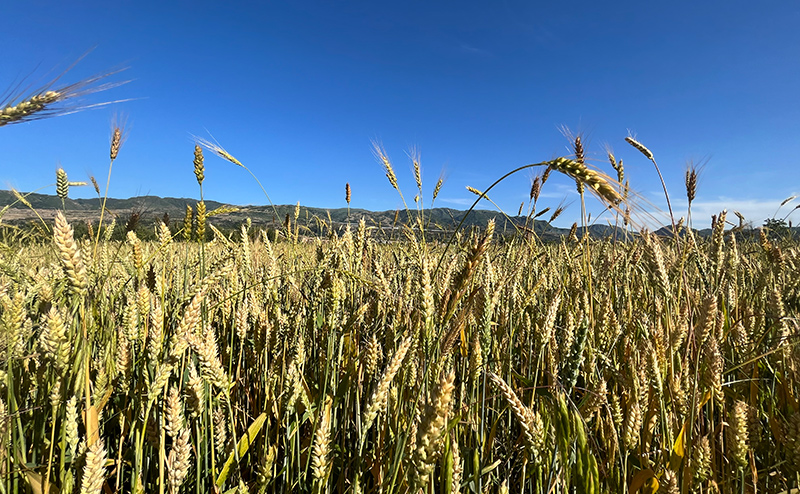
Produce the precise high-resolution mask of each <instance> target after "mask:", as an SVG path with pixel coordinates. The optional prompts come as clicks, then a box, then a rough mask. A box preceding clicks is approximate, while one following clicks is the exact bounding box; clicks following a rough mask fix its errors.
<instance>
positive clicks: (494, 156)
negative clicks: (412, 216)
mask: <svg viewBox="0 0 800 494" xmlns="http://www.w3.org/2000/svg"><path fill="white" fill-rule="evenodd" d="M2 12H3V18H4V19H5V22H4V23H3V29H2V30H0V94H2V92H3V91H4V90H5V89H7V88H9V87H11V86H13V85H14V84H16V83H19V82H20V81H21V80H24V81H26V82H29V83H33V84H34V85H36V83H41V82H44V81H46V80H47V79H48V77H49V76H51V75H53V74H55V73H58V72H59V71H60V70H63V69H64V68H66V67H67V66H68V65H70V63H71V62H72V61H74V60H75V59H77V58H78V57H80V56H81V55H82V54H83V53H84V52H86V51H87V50H89V49H91V48H92V47H94V50H93V51H92V52H91V53H89V54H88V56H86V58H85V59H83V60H82V61H81V62H80V63H79V64H78V65H77V66H76V67H75V68H74V69H73V70H71V71H70V72H69V73H68V74H67V75H66V76H65V78H64V81H65V82H74V81H77V80H79V79H80V78H82V77H86V76H89V75H92V74H95V73H98V72H102V71H105V70H108V69H112V68H115V67H118V66H127V67H129V69H128V70H127V71H125V72H124V73H123V74H120V75H117V76H114V77H113V78H112V79H113V80H116V81H120V80H125V79H131V82H130V83H128V84H126V85H124V86H122V87H118V88H115V89H113V90H111V91H108V92H104V93H99V94H95V95H92V96H90V97H88V98H87V99H86V100H85V102H86V103H97V102H101V101H104V100H109V99H127V98H131V99H133V100H132V101H128V102H125V103H119V104H115V105H112V106H109V107H105V108H101V109H96V110H92V111H87V112H83V113H79V114H73V115H67V116H61V117H58V118H53V119H49V120H43V121H37V122H31V123H26V124H19V125H10V126H6V127H3V128H2V129H0V149H2V152H0V187H3V188H7V187H12V186H13V187H16V188H17V189H19V190H23V191H29V190H33V189H37V188H39V187H42V186H45V185H47V184H50V183H53V182H54V181H55V178H54V177H55V173H54V172H55V169H56V168H57V167H58V166H59V165H60V166H63V167H64V169H65V170H66V171H67V172H68V174H69V176H70V179H71V180H86V179H87V175H88V174H89V173H92V174H94V175H95V176H96V177H97V178H98V180H99V181H100V182H101V183H104V182H105V176H106V172H107V169H108V142H109V136H110V126H111V121H112V119H113V116H114V115H115V114H121V115H122V116H123V118H124V119H126V121H127V141H126V142H125V144H124V145H123V147H122V150H121V152H120V154H119V158H118V160H117V162H116V163H115V164H114V169H113V172H112V178H111V190H110V195H111V196H113V197H130V196H132V195H140V194H154V195H161V196H175V197H198V189H197V184H196V182H195V180H194V175H193V173H192V158H193V143H192V137H191V136H192V135H198V136H202V137H206V138H210V136H213V138H214V139H216V140H217V141H218V142H219V143H220V144H221V145H222V146H224V147H225V148H226V149H227V150H228V151H229V152H230V153H231V154H233V155H234V156H236V157H237V158H238V159H239V160H241V161H242V162H244V163H245V164H246V165H248V166H249V167H250V168H251V170H252V171H253V172H254V173H255V174H256V175H257V176H258V177H259V178H260V180H261V182H262V183H263V184H264V186H265V188H266V189H267V192H268V193H269V194H270V196H271V198H272V200H273V201H274V202H275V203H277V204H292V203H295V202H297V201H300V202H301V203H302V204H303V205H307V206H317V207H325V208H336V207H344V206H346V203H345V201H344V185H345V183H346V182H350V184H351V186H352V190H353V195H352V206H353V207H359V208H365V209H373V210H390V209H395V208H398V207H402V203H401V202H400V198H399V196H398V194H397V193H396V192H395V191H394V190H392V189H391V187H390V185H389V184H388V182H387V180H386V178H385V176H384V174H383V171H382V169H381V166H380V164H379V163H378V162H377V161H376V159H375V157H374V156H373V152H372V147H371V144H370V141H371V140H377V141H379V142H381V143H382V144H383V145H384V147H385V148H386V150H387V152H388V154H389V157H390V158H391V160H392V162H393V164H394V167H395V169H396V171H397V174H398V177H399V181H400V186H401V188H402V189H403V190H404V192H405V195H406V198H407V199H408V200H409V202H411V201H412V199H413V196H414V195H415V185H414V180H413V175H412V172H411V167H410V160H409V159H408V156H407V152H408V150H409V149H410V148H411V147H416V148H417V149H418V150H419V151H420V153H421V156H422V169H423V180H424V182H425V184H426V191H425V193H426V197H425V198H424V200H425V204H426V206H427V204H428V201H429V199H430V192H431V190H432V188H433V185H434V184H435V182H436V180H437V178H438V177H439V175H440V172H441V171H442V169H444V170H445V172H444V173H445V175H446V177H447V181H446V183H445V186H444V188H443V189H442V192H441V194H440V196H439V198H438V199H437V202H436V205H439V206H449V207H455V208H462V209H463V208H465V205H466V204H468V203H471V201H472V200H473V199H474V196H473V195H472V194H470V193H469V192H467V191H466V189H465V186H467V185H470V186H473V187H476V188H478V189H484V188H486V187H487V186H488V185H489V184H490V183H492V182H493V181H494V180H495V179H496V178H499V177H500V176H501V175H503V174H504V173H505V172H507V171H510V170H512V169H514V168H516V167H518V166H520V165H523V164H527V163H533V162H538V161H542V160H547V159H551V158H553V157H555V156H558V155H565V154H568V150H567V145H568V141H567V140H566V139H565V138H564V136H562V135H561V133H560V131H559V127H560V126H562V125H565V126H568V127H569V128H570V129H572V130H573V131H574V132H582V133H583V134H584V136H585V137H584V139H585V142H586V145H587V149H588V152H589V157H590V158H591V159H592V160H593V163H594V164H596V165H597V166H598V167H600V168H602V169H604V170H605V171H606V172H608V173H609V174H613V170H611V169H610V166H609V165H608V164H607V162H606V161H605V153H604V146H605V145H606V144H608V145H610V146H611V147H612V148H613V149H614V151H615V153H616V155H617V157H618V158H622V159H623V160H624V163H625V169H626V174H627V176H628V177H630V180H631V187H632V188H633V189H634V190H635V191H637V192H638V193H639V194H640V195H641V198H642V199H643V202H650V203H652V204H653V205H654V206H656V207H659V208H661V209H666V207H665V203H664V199H663V193H662V192H661V191H660V189H661V186H660V183H659V182H658V177H657V175H656V174H655V171H654V169H653V166H652V164H650V163H649V162H647V161H646V160H645V159H644V157H643V156H642V155H640V154H639V153H638V152H637V151H636V150H634V149H633V148H631V147H630V146H628V145H627V144H626V143H625V141H624V140H623V139H624V138H625V137H626V136H627V135H628V132H629V131H630V132H631V133H633V134H634V135H636V137H637V138H638V139H639V140H640V141H641V142H642V143H644V144H645V145H647V146H648V147H649V148H650V149H651V150H652V151H653V152H654V153H655V156H656V159H657V160H658V162H659V165H660V166H661V168H662V172H663V173H664V176H665V180H666V182H667V186H668V188H669V190H670V192H671V194H672V197H673V205H674V207H675V209H676V214H677V216H681V215H684V214H685V206H686V200H685V189H684V186H683V180H684V172H685V169H686V166H687V162H688V161H690V160H691V161H694V162H696V163H700V162H705V163H706V164H705V167H704V169H703V173H702V175H701V180H700V186H699V191H698V196H697V200H696V203H695V205H694V215H695V224H696V225H698V226H700V225H702V224H708V218H709V217H710V215H711V214H714V213H716V212H718V211H719V210H721V209H723V208H728V209H729V210H730V211H731V212H732V210H734V209H737V210H739V211H741V212H742V213H743V214H744V215H745V216H746V217H748V219H750V220H752V221H753V222H754V223H755V224H756V225H760V224H761V223H762V222H763V221H764V219H765V218H767V217H771V216H772V215H773V214H774V212H775V209H776V208H777V206H778V204H779V203H780V202H781V201H782V200H783V199H785V198H787V197H788V196H791V195H793V194H796V193H800V172H798V171H797V170H798V165H800V162H798V159H799V158H800V139H798V135H800V132H799V131H800V98H798V96H797V92H798V89H800V29H798V27H797V26H798V25H800V3H798V2H794V1H774V2H771V1H767V2H752V1H725V2H721V1H699V2H698V1H692V2H686V1H673V2H640V1H636V2H633V1H618V2H590V1H573V2H552V1H548V2H511V1H497V2H467V1H459V2H429V1H405V2H392V3H385V4H384V3H383V2H365V1H363V2H361V1H350V2H309V1H298V2H243V1H231V2H204V1H193V2H188V1H161V2H152V1H145V0H143V1H138V2H133V1H124V0H121V1H116V2H114V1H108V0H105V1H103V2H97V1H81V2H55V1H53V2H42V1H36V0H30V1H24V2H3V6H2ZM53 70H54V72H53ZM530 179H531V174H530V173H526V172H522V173H520V174H518V175H517V176H515V177H512V178H511V179H509V180H507V181H506V183H504V184H503V186H501V187H499V188H498V189H496V192H494V193H492V194H490V197H491V198H492V199H493V200H494V201H495V202H496V203H497V204H499V205H500V206H501V207H503V208H504V209H506V210H507V212H509V213H513V214H516V212H517V209H518V207H519V204H520V202H521V201H523V200H526V199H527V197H528V193H529V190H530ZM204 188H205V195H206V198H208V199H214V200H218V201H221V202H228V203H233V204H261V203H264V201H265V199H264V196H263V194H262V193H261V190H260V189H259V187H258V185H257V184H256V183H255V182H254V181H253V180H252V178H250V176H249V175H248V174H247V173H246V172H245V171H244V170H242V169H241V168H238V167H235V166H233V165H231V164H229V163H227V162H224V161H222V160H221V159H218V158H215V157H212V156H210V155H208V154H207V156H206V182H205V184H204ZM574 189H575V186H574V182H571V181H570V180H568V179H566V178H565V177H555V176H554V177H553V179H551V181H550V182H548V184H547V185H546V187H545V189H544V192H543V199H542V201H543V206H544V205H549V206H556V205H558V203H559V202H560V201H562V200H564V199H566V202H567V203H571V204H572V205H571V206H570V207H569V208H568V210H567V212H566V213H565V214H564V216H563V217H562V219H560V220H559V221H558V222H557V223H558V224H561V225H567V226H568V225H569V224H571V223H572V221H575V220H577V219H578V217H579V211H580V208H579V202H578V200H577V196H576V194H575V191H574ZM45 191H46V192H49V193H53V192H54V188H49V189H45ZM71 192H72V194H73V195H74V196H76V197H92V196H93V195H94V191H93V190H92V189H91V187H88V188H84V189H83V190H78V189H74V188H73V189H72V191H71ZM590 203H592V204H596V201H594V200H591V201H590ZM795 204H796V202H792V203H790V205H789V206H788V207H787V208H785V209H784V211H785V212H788V208H790V207H793V206H794V205H795ZM543 206H542V207H543ZM485 207H486V208H487V209H491V208H492V206H491V205H490V204H488V203H487V204H486V205H485ZM593 209H596V208H593ZM730 216H731V217H732V214H731V215H730ZM780 216H782V214H781V215H780ZM734 219H735V218H734ZM790 219H793V220H794V223H795V224H797V223H800V213H797V214H795V215H793V216H791V217H790Z"/></svg>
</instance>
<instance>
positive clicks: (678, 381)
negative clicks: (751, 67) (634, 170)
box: [0, 86, 800, 494]
mask: <svg viewBox="0 0 800 494" xmlns="http://www.w3.org/2000/svg"><path fill="white" fill-rule="evenodd" d="M76 87H80V86H76ZM70 91H72V92H70ZM74 91H75V88H74V87H73V86H67V87H66V88H62V89H61V90H51V91H47V92H42V93H39V94H35V95H33V96H30V97H29V98H28V99H24V98H23V100H22V101H21V102H18V103H16V104H14V101H15V100H13V99H12V100H11V103H9V104H8V105H6V106H5V107H4V108H3V109H2V110H1V111H0V117H1V118H0V127H2V126H3V125H7V124H10V123H17V122H22V121H26V120H30V119H33V118H38V114H37V112H39V113H41V112H44V111H45V110H49V108H50V105H53V104H57V103H59V102H60V101H61V100H63V99H66V98H69V97H71V96H72V95H74V94H73V93H74ZM112 135H113V137H112V142H111V149H110V158H111V165H113V162H114V160H115V158H116V156H117V153H118V152H119V150H120V145H121V142H122V140H123V139H122V138H121V135H122V132H121V130H120V129H119V128H115V129H114V132H113V134H112ZM627 141H628V142H629V143H630V144H631V145H632V146H633V147H634V148H636V149H637V150H638V151H640V152H641V153H642V154H643V155H644V156H645V157H646V158H647V159H648V160H650V161H652V163H653V164H654V165H656V162H655V159H654V157H653V155H652V153H651V152H650V151H649V150H648V149H647V148H646V147H644V146H643V145H642V144H641V143H639V142H638V141H636V140H635V139H633V138H630V137H629V138H628V139H627ZM200 144H202V145H204V146H205V147H206V148H207V149H208V150H210V151H213V152H214V153H215V154H217V155H219V156H221V157H222V158H224V159H226V160H228V161H230V162H231V163H233V164H234V165H237V166H241V167H244V165H243V164H242V163H241V162H239V161H238V160H236V158H234V157H233V156H231V155H230V154H228V153H227V152H226V151H225V150H223V149H222V148H220V147H219V146H216V145H213V144H211V143H208V142H201V143H200ZM573 145H574V151H575V153H574V155H573V156H572V157H570V158H566V157H564V158H556V159H554V160H552V161H548V162H544V163H538V164H535V165H527V166H523V167H521V168H520V169H518V170H522V169H524V168H530V167H534V166H542V167H543V169H544V171H543V172H542V174H540V175H538V176H537V177H536V178H535V179H534V180H533V184H532V188H531V195H530V197H531V201H532V205H531V207H530V208H529V211H530V213H529V218H531V219H534V218H536V217H538V216H541V215H542V214H544V213H545V212H546V210H542V211H539V212H538V213H536V212H535V205H536V199H537V198H538V195H539V193H540V192H541V188H542V186H543V185H544V183H545V182H546V181H547V177H548V176H549V175H550V173H551V172H554V173H560V174H564V175H567V176H568V177H570V178H571V179H574V180H575V182H576V187H577V190H578V192H579V193H580V194H581V204H582V206H583V204H584V202H583V199H584V193H585V192H587V191H588V192H589V193H591V194H593V195H594V196H595V197H597V198H598V199H599V200H600V201H602V203H603V204H604V205H605V206H606V207H608V208H609V209H610V210H612V211H613V212H615V214H616V218H617V224H618V225H620V227H624V229H622V228H621V229H619V230H615V231H617V232H618V233H619V234H618V235H614V236H609V237H608V238H604V239H598V238H592V237H590V236H588V235H583V234H582V233H581V232H582V231H585V230H578V229H577V228H576V227H577V225H576V227H574V228H573V230H572V232H571V233H570V235H568V236H564V237H563V238H561V239H560V240H558V241H555V242H553V241H551V242H544V241H542V239H541V238H540V237H537V236H536V235H535V234H534V231H533V230H530V229H527V228H520V229H519V230H517V231H516V232H515V233H514V234H513V235H505V236H503V235H500V233H499V232H496V231H495V224H494V223H493V222H489V223H488V224H486V225H485V226H484V227H482V228H472V229H457V231H456V232H455V233H454V234H453V235H452V236H450V241H448V242H443V241H439V240H437V241H432V240H431V238H430V237H428V238H426V236H425V232H426V228H429V227H430V224H429V223H426V222H425V219H424V211H423V209H422V208H421V207H420V208H419V209H417V210H416V211H413V210H411V211H409V210H408V208H407V211H406V212H407V215H406V218H411V219H412V220H410V221H408V224H406V225H404V226H403V228H404V231H405V236H404V237H405V238H403V239H400V238H401V237H394V236H393V237H392V239H391V241H389V240H387V238H386V237H381V238H373V236H372V233H371V232H372V231H371V230H370V229H368V228H367V225H366V223H365V222H364V221H363V220H362V221H361V222H360V223H359V224H358V226H357V227H356V226H355V225H354V226H353V228H352V229H351V227H350V226H347V227H346V228H345V227H343V226H342V225H334V224H333V223H332V222H330V221H329V222H326V221H325V219H324V218H317V219H316V220H317V222H318V226H319V228H318V230H317V232H316V233H317V235H316V236H313V237H312V236H310V235H305V234H304V232H302V231H301V230H300V229H299V227H298V226H297V217H298V214H299V213H295V216H294V218H292V217H291V216H290V215H286V219H285V222H284V224H283V226H282V227H280V228H279V229H278V231H276V230H275V229H270V230H265V229H263V228H262V227H258V226H255V225H252V224H251V223H250V222H249V221H244V222H242V224H241V225H240V229H239V230H238V231H237V232H235V233H234V234H228V235H226V234H223V233H222V232H220V231H219V230H218V229H215V227H214V226H213V222H211V221H209V216H213V214H214V213H215V212H214V211H206V207H205V203H204V202H203V201H202V200H201V201H200V202H199V203H197V205H196V207H195V208H194V209H193V208H192V207H191V206H187V212H186V218H185V220H184V221H183V222H182V223H180V224H174V225H166V224H163V223H162V224H159V225H157V226H155V228H156V231H157V235H156V236H157V241H152V242H144V241H142V240H140V239H139V238H138V237H137V235H136V233H135V231H134V230H131V231H129V232H128V233H127V240H126V241H124V242H120V241H115V240H112V234H113V233H114V224H115V219H112V218H109V217H108V216H106V217H105V221H104V218H103V214H105V213H106V210H105V199H106V198H107V193H108V186H106V192H105V195H103V193H101V189H100V186H99V185H98V183H97V181H96V180H94V178H92V183H93V185H94V188H95V190H96V192H97V194H98V198H101V199H102V200H103V209H102V210H101V214H100V220H99V222H97V223H93V224H90V225H82V226H85V227H86V230H87V231H88V232H89V234H88V235H87V236H86V238H84V239H83V240H76V238H75V235H74V226H75V225H76V222H75V221H73V220H72V219H71V214H70V211H69V210H67V209H66V208H62V210H61V211H59V212H58V213H57V214H56V215H55V221H53V222H50V221H46V220H44V219H41V221H40V222H39V223H38V227H37V228H38V232H39V233H36V232H35V231H33V232H30V231H25V230H22V229H20V228H19V227H16V226H13V225H11V226H7V225H0V226H3V229H2V234H3V237H2V238H3V241H2V243H0V493H3V494H5V493H9V494H10V493H17V492H30V493H34V494H40V493H73V492H79V493H81V494H99V493H101V492H103V493H117V492H120V493H123V492H124V493H137V494H138V493H145V492H146V493H156V492H157V493H159V494H163V493H165V492H169V493H178V492H185V493H198V494H201V493H210V492H226V493H227V492H241V493H245V492H259V493H263V492H310V493H316V494H322V493H352V494H357V493H367V494H372V493H387V494H392V493H403V494H405V493H414V494H417V493H434V492H436V493H448V494H453V493H457V492H463V493H484V492H486V493H494V492H500V493H506V492H526V493H551V492H562V493H572V492H574V493H605V492H613V493H620V492H630V493H634V492H642V493H654V492H665V493H679V492H680V493H687V492H709V493H713V492H724V493H739V492H759V491H760V492H783V491H790V490H792V492H797V491H796V489H797V488H798V484H799V483H800V475H799V474H798V472H799V471H800V405H799V404H798V399H800V323H799V322H798V313H799V312H800V245H798V243H797V241H796V240H795V239H793V238H792V235H791V234H790V233H786V232H785V231H784V232H783V234H782V233H781V232H777V231H772V232H770V231H768V230H766V229H762V230H760V231H755V230H746V229H744V228H743V225H742V218H741V217H740V226H738V227H737V226H734V225H733V224H732V223H730V222H728V221H727V218H726V213H725V212H720V214H719V215H718V216H716V217H715V218H714V220H713V224H712V235H711V236H710V237H708V238H703V237H700V236H699V235H696V233H695V232H694V230H691V229H686V228H685V227H683V225H682V221H680V220H679V221H677V222H676V221H674V218H673V220H672V225H671V228H670V229H666V231H669V232H671V234H667V235H661V236H657V235H654V234H651V233H647V232H646V231H644V230H641V229H640V231H639V233H636V232H635V231H634V228H632V225H631V223H630V221H631V207H630V204H631V203H630V201H629V200H628V199H629V197H628V194H629V189H628V186H627V182H625V183H624V184H623V176H624V171H623V167H622V163H621V162H617V161H616V160H615V159H614V157H613V155H611V154H609V160H610V162H611V165H612V167H613V168H614V169H615V171H616V172H617V178H616V179H612V178H610V177H608V176H607V175H605V174H602V173H600V172H599V171H597V170H595V169H594V168H591V167H589V166H587V165H586V164H585V160H584V152H583V148H582V143H581V140H580V137H577V138H574V139H573ZM376 154H377V156H378V158H379V160H380V161H381V163H382V164H383V167H384V171H385V173H386V176H387V178H388V180H389V183H390V185H391V186H392V187H393V188H395V189H396V190H397V192H401V191H400V189H399V187H398V185H397V178H396V176H395V174H394V170H393V168H392V165H391V162H390V161H389V159H388V158H387V157H386V155H385V153H384V152H383V150H382V149H380V148H376ZM203 159H204V158H203V150H202V148H201V147H200V146H196V147H195V155H194V173H195V177H196V179H197V182H198V184H199V185H200V196H201V197H202V184H203V180H204V165H203ZM413 165H414V173H415V181H416V183H417V187H418V189H419V192H420V195H421V194H422V181H421V174H420V168H419V164H418V162H417V161H414V163H413ZM656 170H658V167H657V165H656ZM248 171H249V170H248ZM187 172H188V170H187ZM109 174H110V168H109ZM254 177H255V175H254ZM108 180H110V175H109V179H108ZM73 185H77V184H76V183H74V182H70V181H69V180H68V179H67V175H66V173H65V172H64V171H63V170H59V171H58V174H57V194H58V196H59V197H60V198H61V200H62V205H63V204H66V202H64V201H65V200H66V199H67V197H68V194H69V187H70V186H73ZM441 185H442V182H441V180H440V181H439V182H438V183H437V184H436V187H435V189H434V192H433V197H434V198H435V197H436V194H437V193H438V191H439V189H440V188H441ZM686 187H687V190H686V193H687V199H688V202H689V204H690V208H691V203H692V200H693V198H694V194H695V191H696V187H697V175H696V170H694V169H690V170H689V172H687V176H686ZM490 189H491V187H489V188H488V189H487V190H486V191H484V192H481V191H478V190H476V189H470V190H471V191H472V192H474V193H475V194H476V195H477V196H479V199H481V198H486V197H487V196H486V194H487V193H488V192H489V190H490ZM12 192H13V193H14V195H15V197H16V198H17V199H16V200H17V202H18V204H22V205H28V206H30V203H28V202H27V200H26V198H25V195H24V194H22V193H19V192H17V191H12ZM350 192H351V191H350V188H349V185H348V186H347V188H346V201H347V203H348V205H349V204H350ZM665 192H666V191H665ZM400 197H401V198H403V196H402V193H400ZM667 199H668V197H667ZM668 200H669V199H668ZM403 202H404V204H405V199H403ZM415 202H416V199H415ZM419 204H421V202H420V203H419ZM523 206H524V204H523ZM8 207H10V206H7V208H8ZM31 209H34V208H32V207H31ZM522 209H523V208H522V206H521V207H520V212H521V211H522ZM6 211H7V209H3V210H2V211H0V221H2V217H3V214H4V213H5V212H6ZM298 211H299V209H298ZM560 212H561V208H559V209H557V210H556V211H554V212H552V214H551V221H552V220H553V219H555V217H557V216H558V214H560ZM670 213H672V211H671V210H670ZM582 216H583V223H584V226H588V218H587V217H586V215H585V214H582ZM688 216H689V217H691V215H690V214H689V215H688ZM40 218H41V216H40ZM634 220H635V218H634ZM395 222H397V215H396V216H395ZM129 224H130V222H129ZM262 226H263V225H262ZM730 226H733V228H730ZM515 228H516V227H515ZM43 232H44V233H43ZM320 233H321V234H320ZM209 238H213V240H208V239H209Z"/></svg>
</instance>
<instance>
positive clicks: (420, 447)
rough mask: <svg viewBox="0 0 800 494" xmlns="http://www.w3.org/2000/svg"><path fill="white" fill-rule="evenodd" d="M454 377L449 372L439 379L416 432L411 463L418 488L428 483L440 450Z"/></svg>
mask: <svg viewBox="0 0 800 494" xmlns="http://www.w3.org/2000/svg"><path fill="white" fill-rule="evenodd" d="M455 377H456V375H455V372H452V371H451V372H450V373H449V374H446V375H443V376H442V377H441V378H440V379H439V385H438V386H437V388H436V391H435V393H434V395H433V397H432V399H431V403H430V405H429V407H428V410H427V412H426V414H425V416H424V417H423V419H422V423H421V424H420V426H419V429H418V430H417V447H416V449H415V450H414V454H413V458H412V461H413V463H414V467H415V472H414V473H415V475H414V481H415V483H416V484H417V485H418V486H425V485H427V484H428V482H429V481H430V477H431V473H433V468H434V466H435V461H436V458H437V456H438V454H439V452H440V451H441V449H442V444H441V442H442V441H441V437H442V433H443V432H444V429H445V426H446V425H447V417H448V415H449V414H450V403H451V401H452V398H453V390H454V389H455V386H454V384H453V382H454V381H455Z"/></svg>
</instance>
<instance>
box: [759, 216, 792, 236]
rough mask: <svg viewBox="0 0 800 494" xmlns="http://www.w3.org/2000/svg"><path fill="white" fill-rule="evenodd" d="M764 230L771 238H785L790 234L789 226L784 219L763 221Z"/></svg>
mask: <svg viewBox="0 0 800 494" xmlns="http://www.w3.org/2000/svg"><path fill="white" fill-rule="evenodd" d="M764 228H765V229H766V230H767V233H768V234H769V235H770V236H771V237H785V236H786V235H788V234H789V233H790V229H789V225H788V224H787V223H786V220H784V219H776V218H768V219H766V220H764Z"/></svg>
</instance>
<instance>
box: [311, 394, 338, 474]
mask: <svg viewBox="0 0 800 494" xmlns="http://www.w3.org/2000/svg"><path fill="white" fill-rule="evenodd" d="M332 403H333V400H332V399H331V397H330V396H328V397H326V398H325V403H324V404H323V405H322V407H321V409H320V416H319V418H318V419H317V420H318V425H317V432H316V434H315V435H314V450H313V454H312V457H311V468H312V472H313V474H314V478H315V479H317V480H319V481H322V482H324V481H325V480H326V479H327V478H328V473H330V469H331V462H330V461H329V458H328V455H329V454H330V442H331V405H332Z"/></svg>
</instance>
